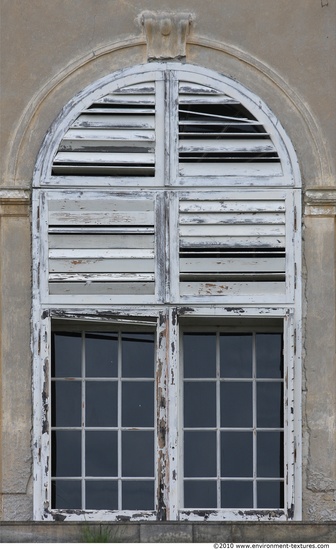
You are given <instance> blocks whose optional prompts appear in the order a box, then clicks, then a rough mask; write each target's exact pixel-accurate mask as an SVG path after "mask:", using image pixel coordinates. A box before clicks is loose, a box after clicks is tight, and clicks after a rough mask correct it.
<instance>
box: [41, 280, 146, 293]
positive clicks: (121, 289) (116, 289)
mask: <svg viewBox="0 0 336 550" xmlns="http://www.w3.org/2000/svg"><path fill="white" fill-rule="evenodd" d="M154 291H155V286H154V283H150V282H148V283H146V282H143V283H141V282H139V283H134V282H124V283H120V282H116V283H112V282H104V283H99V282H85V283H75V282H64V283H56V282H55V283H54V282H51V283H49V292H50V294H51V295H55V294H57V295H65V296H66V295H69V296H78V295H81V296H85V295H87V294H90V295H97V296H99V295H107V294H116V295H124V296H126V295H130V296H133V295H137V296H138V295H139V296H147V295H153V294H154Z"/></svg>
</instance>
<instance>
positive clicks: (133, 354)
mask: <svg viewBox="0 0 336 550" xmlns="http://www.w3.org/2000/svg"><path fill="white" fill-rule="evenodd" d="M122 376H123V377H124V378H131V377H136V378H153V377H154V334H151V333H145V334H139V333H138V332H129V333H123V334H122Z"/></svg>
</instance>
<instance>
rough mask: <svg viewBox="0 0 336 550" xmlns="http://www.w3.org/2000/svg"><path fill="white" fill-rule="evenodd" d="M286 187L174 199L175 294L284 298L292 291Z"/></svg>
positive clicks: (290, 220)
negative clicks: (176, 207) (176, 233)
mask: <svg viewBox="0 0 336 550" xmlns="http://www.w3.org/2000/svg"><path fill="white" fill-rule="evenodd" d="M291 201H292V194H291V192H288V191H268V192H263V191H259V192H258V191H251V190H250V191H245V190H244V191H243V190H241V191H240V192H239V193H237V192H235V191H232V192H229V191H226V192H225V193H221V194H220V195H218V194H217V195H216V194H213V193H203V194H201V193H199V194H198V195H194V196H192V195H190V194H189V195H188V194H184V195H183V196H182V197H181V198H180V200H179V213H178V226H179V230H178V231H179V285H180V286H179V293H180V296H181V298H185V299H189V300H195V299H196V300H202V299H203V300H206V301H209V302H211V301H213V300H214V299H215V300H216V297H221V298H222V299H223V300H226V301H229V302H230V301H231V302H232V301H236V302H241V301H252V302H256V301H262V302H270V301H274V300H275V301H284V300H286V299H288V297H289V294H290V293H291V292H292V288H291V285H292V278H291V272H292V263H291V262H292V258H293V250H292V243H291V240H290V239H289V238H288V235H290V234H291V231H292V228H293V225H292V224H293V214H294V208H293V205H292V202H291Z"/></svg>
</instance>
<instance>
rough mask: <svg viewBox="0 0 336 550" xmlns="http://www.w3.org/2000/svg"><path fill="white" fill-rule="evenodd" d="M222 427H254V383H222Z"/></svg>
mask: <svg viewBox="0 0 336 550" xmlns="http://www.w3.org/2000/svg"><path fill="white" fill-rule="evenodd" d="M220 386H221V388H220V391H221V397H220V399H221V401H220V408H221V426H225V427H230V428H249V427H251V426H252V425H253V414H252V382H221V385H220Z"/></svg>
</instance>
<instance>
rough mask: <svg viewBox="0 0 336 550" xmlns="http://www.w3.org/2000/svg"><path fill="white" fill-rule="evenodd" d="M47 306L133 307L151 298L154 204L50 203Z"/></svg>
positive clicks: (74, 199) (122, 200) (72, 199)
mask: <svg viewBox="0 0 336 550" xmlns="http://www.w3.org/2000/svg"><path fill="white" fill-rule="evenodd" d="M47 212H48V235H47V248H48V292H49V300H50V301H51V302H54V303H61V302H65V303H67V302H73V303H77V302H81V301H83V302H84V303H85V302H87V303H94V302H105V301H106V300H107V301H108V302H111V301H112V302H114V303H139V302H142V301H146V300H147V301H153V300H154V296H155V262H154V256H155V198H154V197H153V198H150V197H149V198H148V197H146V198H141V197H136V198H134V197H131V196H123V197H117V196H113V195H111V194H109V195H106V196H102V195H96V196H95V197H94V198H89V197H87V196H86V197H84V198H83V197H81V196H80V195H76V196H75V195H73V194H71V193H70V194H68V195H67V196H66V197H64V196H63V197H61V196H59V197H58V198H55V196H52V198H51V197H50V198H49V200H48V201H47Z"/></svg>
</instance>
